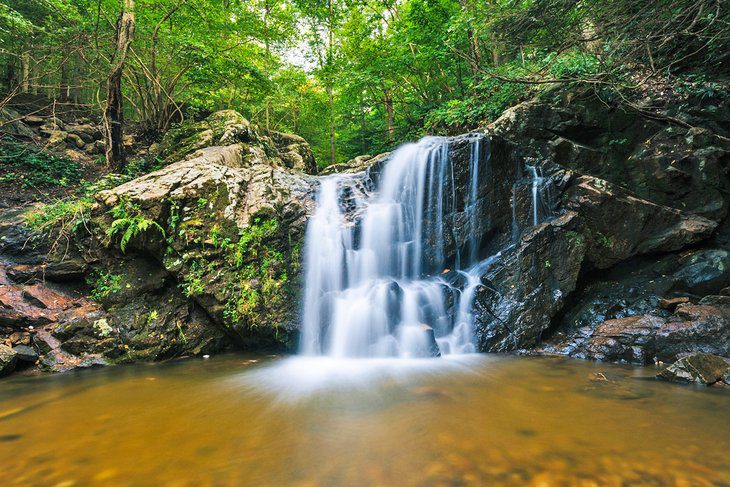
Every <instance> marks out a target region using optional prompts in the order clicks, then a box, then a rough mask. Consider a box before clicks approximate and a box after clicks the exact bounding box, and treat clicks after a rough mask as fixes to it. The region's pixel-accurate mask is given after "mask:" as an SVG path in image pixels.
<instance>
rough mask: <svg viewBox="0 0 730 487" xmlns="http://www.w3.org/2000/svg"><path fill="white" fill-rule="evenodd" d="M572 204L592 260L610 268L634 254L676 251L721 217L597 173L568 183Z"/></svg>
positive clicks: (703, 235) (706, 231)
mask: <svg viewBox="0 0 730 487" xmlns="http://www.w3.org/2000/svg"><path fill="white" fill-rule="evenodd" d="M565 195H566V197H567V198H568V201H567V204H566V205H565V206H566V207H567V208H569V209H571V210H573V211H576V212H578V213H579V214H580V215H581V217H582V219H583V221H584V225H585V228H584V230H583V232H582V233H584V234H586V236H587V242H588V252H587V257H588V261H589V263H590V264H592V265H593V266H595V267H597V268H599V269H605V268H608V267H611V266H613V265H615V264H617V263H619V262H621V261H623V260H626V259H628V258H630V257H633V256H634V255H642V254H648V253H653V252H671V251H674V250H679V249H681V248H683V247H685V246H686V245H688V244H691V243H694V242H697V241H700V240H702V239H704V238H707V237H709V236H710V235H711V234H712V231H713V230H714V229H715V227H716V226H717V223H716V222H714V221H712V220H708V219H706V218H703V217H700V216H696V215H693V214H690V213H685V212H682V211H679V210H675V209H673V208H670V207H667V206H662V205H657V204H655V203H652V202H650V201H647V200H642V199H640V198H637V197H636V196H634V195H632V194H630V193H628V192H626V191H624V190H622V189H620V188H619V187H616V186H614V185H611V184H609V183H607V182H606V181H603V180H599V179H596V178H592V177H587V176H582V177H579V178H577V179H576V180H575V182H574V183H573V184H572V185H571V186H570V187H569V188H568V190H567V191H566V193H565Z"/></svg>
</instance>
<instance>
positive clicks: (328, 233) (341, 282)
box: [302, 137, 491, 358]
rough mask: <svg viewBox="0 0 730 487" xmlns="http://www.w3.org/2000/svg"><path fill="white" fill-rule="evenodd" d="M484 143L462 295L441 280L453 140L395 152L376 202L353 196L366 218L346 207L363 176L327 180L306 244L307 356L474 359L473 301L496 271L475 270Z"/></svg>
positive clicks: (476, 147)
mask: <svg viewBox="0 0 730 487" xmlns="http://www.w3.org/2000/svg"><path fill="white" fill-rule="evenodd" d="M484 141H485V139H482V138H481V137H474V138H473V139H472V140H471V158H470V159H471V161H470V172H469V174H470V181H469V185H468V188H469V194H468V201H467V202H466V205H465V213H466V216H467V221H468V223H469V230H470V231H469V232H468V233H469V234H470V237H469V239H468V241H467V242H458V244H459V245H458V246H461V245H464V244H465V245H466V248H467V250H468V255H467V259H466V262H465V264H466V266H465V267H466V270H465V271H460V270H459V272H461V273H462V274H463V275H464V280H465V282H466V284H465V286H464V289H461V290H459V289H454V287H453V286H451V285H449V284H448V283H447V282H446V281H445V280H444V279H442V278H441V277H440V275H441V274H442V272H446V271H447V269H444V266H445V265H446V258H445V251H444V244H443V242H444V237H445V235H447V234H448V233H452V234H453V232H452V229H451V225H452V223H451V222H450V221H449V219H448V215H450V214H452V213H453V208H452V206H453V205H454V204H455V190H454V184H453V180H454V178H453V171H454V168H453V165H452V164H451V160H450V159H449V146H448V141H447V139H443V138H434V137H428V138H425V139H423V140H421V141H420V142H418V143H417V144H407V145H405V146H402V147H401V148H399V149H398V150H396V151H395V152H394V153H393V155H392V156H391V158H390V160H389V161H388V163H387V165H386V167H385V168H384V169H383V171H382V174H381V175H380V179H379V183H378V186H377V188H375V190H374V191H373V193H372V194H357V192H355V193H356V194H357V195H356V196H350V198H351V199H352V200H354V203H355V207H356V208H358V209H359V211H358V212H356V213H359V214H358V216H356V217H354V218H352V217H348V216H347V215H346V213H345V212H344V211H343V207H342V205H343V202H342V200H343V192H344V190H345V189H346V188H347V189H348V191H351V190H352V188H353V187H354V186H355V178H356V177H357V176H348V175H337V176H331V177H328V178H324V179H323V180H322V184H321V188H320V191H319V194H318V196H317V209H316V212H315V214H314V216H313V218H312V219H311V220H310V223H309V225H308V228H307V235H306V247H305V252H306V258H305V262H306V268H305V272H306V281H305V293H304V316H303V330H302V352H303V354H305V355H309V356H317V355H323V356H330V357H336V358H351V357H400V358H418V357H430V356H434V355H438V353H439V351H440V353H442V354H458V353H466V352H472V351H474V345H473V321H474V319H473V315H472V312H471V307H472V301H473V298H474V294H475V292H476V289H477V288H478V286H479V285H480V277H481V275H483V273H484V272H485V271H486V266H487V265H488V264H489V263H490V262H491V260H489V259H488V260H486V261H483V262H476V255H477V245H478V242H477V241H476V238H475V237H474V235H475V233H476V225H477V218H478V215H479V211H478V198H477V191H478V176H479V166H480V165H482V164H485V163H487V162H488V156H486V157H482V156H481V152H482V151H481V150H480V148H481V147H482V145H481V144H482V143H484ZM486 142H488V140H486ZM486 147H487V151H486V152H487V153H488V147H489V146H488V145H486ZM351 213H352V212H350V214H351ZM350 218H352V220H354V221H350ZM456 266H457V270H458V268H459V267H461V262H459V258H458V256H457V258H456ZM450 298H452V299H453V301H452V300H451V299H450ZM452 306H453V310H455V311H456V312H455V313H454V312H450V309H452ZM437 344H438V346H437ZM439 349H440V350H439Z"/></svg>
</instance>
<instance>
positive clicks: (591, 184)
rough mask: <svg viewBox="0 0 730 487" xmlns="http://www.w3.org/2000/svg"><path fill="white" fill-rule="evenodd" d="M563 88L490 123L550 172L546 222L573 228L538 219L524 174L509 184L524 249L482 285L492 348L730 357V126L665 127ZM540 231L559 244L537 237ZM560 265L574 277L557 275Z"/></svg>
mask: <svg viewBox="0 0 730 487" xmlns="http://www.w3.org/2000/svg"><path fill="white" fill-rule="evenodd" d="M556 93H558V95H556ZM559 93H560V92H559V91H551V92H548V94H547V95H546V96H543V97H540V98H537V99H535V100H531V101H529V102H525V103H523V104H521V105H518V106H516V107H514V108H512V109H510V110H508V111H506V112H505V114H504V115H503V116H502V117H501V118H500V119H498V120H497V121H496V122H494V123H493V124H491V125H490V126H489V127H488V131H489V132H490V133H491V134H493V138H496V137H497V136H498V137H500V138H504V139H507V140H510V141H512V142H514V143H515V144H516V146H518V147H519V149H520V152H521V153H522V155H523V156H524V159H523V162H521V163H520V165H524V164H530V165H532V166H534V167H535V168H537V169H538V170H539V171H540V172H541V174H542V176H543V180H544V181H545V183H546V186H547V187H548V188H549V190H548V191H547V192H548V193H551V194H552V199H551V200H550V202H549V203H552V204H548V206H549V210H550V212H549V214H548V215H547V219H548V221H551V225H552V224H553V223H552V222H555V223H558V222H566V224H561V225H558V228H550V229H549V228H548V227H547V225H546V224H545V223H541V224H540V225H537V226H536V227H535V226H533V225H532V224H531V223H534V222H529V220H526V219H525V217H524V215H525V211H524V208H525V207H528V208H529V206H530V204H531V202H530V201H529V197H526V194H525V192H524V190H522V191H521V190H520V185H519V180H518V181H517V185H516V186H515V189H516V190H515V191H514V194H513V195H512V197H511V198H510V197H509V195H505V194H504V192H503V191H502V192H501V193H502V195H503V197H505V198H506V199H507V200H508V201H510V202H511V205H512V208H513V215H515V217H514V227H515V228H516V231H515V232H514V233H513V241H514V242H516V244H515V245H513V246H511V247H507V248H505V249H504V250H503V251H502V252H501V254H500V255H499V257H498V258H497V259H495V261H494V262H493V263H492V265H491V266H490V268H489V269H488V270H487V271H486V272H485V274H484V276H483V279H482V280H483V284H484V285H483V287H482V288H480V289H479V290H478V291H477V293H476V298H475V313H476V321H477V322H476V330H477V340H478V343H479V347H480V349H482V350H489V351H509V350H518V349H528V350H537V351H538V352H545V353H562V354H568V355H572V356H576V357H584V358H594V359H601V360H615V361H631V362H637V363H650V362H652V361H653V360H662V361H671V360H675V359H676V358H677V357H678V356H680V355H681V354H685V353H688V352H693V351H707V352H712V353H720V354H727V351H726V346H725V344H726V343H727V342H728V336H727V333H728V329H727V312H726V310H727V307H726V306H725V305H724V300H723V299H722V296H720V294H721V291H720V290H721V289H722V288H723V287H724V286H728V282H727V280H728V279H730V277H728V276H729V274H728V273H727V270H726V269H727V266H728V264H729V262H727V255H728V254H727V250H728V249H727V248H726V246H727V243H728V242H730V239H728V238H727V235H728V234H729V233H728V229H730V225H729V224H728V222H727V218H726V215H727V208H728V201H727V197H726V195H724V194H723V192H722V187H724V186H727V182H728V161H730V150H729V149H730V148H729V147H728V145H727V144H726V143H725V142H723V140H724V139H723V138H722V137H716V136H715V135H714V133H713V132H712V131H711V130H718V131H720V132H722V126H721V125H717V124H715V125H717V126H716V127H715V126H713V127H714V128H712V127H711V130H708V129H706V128H705V129H686V128H682V127H676V126H675V127H671V126H670V127H667V126H666V125H664V124H660V123H657V122H655V121H652V120H648V119H645V118H642V117H641V116H640V115H638V114H637V113H635V112H626V111H622V110H619V109H615V110H611V109H609V110H606V106H605V105H604V104H602V103H601V102H599V100H597V99H595V98H594V97H590V96H586V97H582V98H581V99H580V100H577V101H576V99H572V100H571V98H570V97H568V98H567V99H560V97H559ZM701 122H702V120H699V119H693V123H697V124H698V125H700V124H701ZM492 162H494V161H492ZM512 180H513V181H514V178H512ZM480 184H482V182H480ZM490 201H493V200H490ZM496 208H497V205H490V206H489V210H490V211H492V210H493V209H496ZM500 211H503V210H500ZM568 215H570V217H569V218H568V219H567V221H566V217H567V216H568ZM484 218H485V219H487V218H492V217H491V215H488V216H485V217H484ZM551 219H555V220H551ZM560 229H562V230H560ZM540 233H544V234H545V235H548V234H550V237H549V238H548V239H547V241H548V242H550V244H549V246H550V247H556V248H555V249H552V248H546V247H544V246H539V245H537V246H536V245H529V243H530V241H531V240H532V239H534V238H535V236H536V235H539V234H540ZM489 235H490V238H491V239H497V240H501V239H502V237H499V234H496V235H495V234H494V233H492V234H489ZM566 242H572V244H571V245H566ZM702 245H705V247H704V248H703V247H702ZM502 248H504V246H502ZM686 248H691V249H692V250H684V249H686ZM556 267H557V268H558V270H559V271H560V274H561V276H564V277H566V280H565V281H562V282H558V281H557V280H556V279H555V277H554V276H553V273H554V272H555V268H556ZM700 301H701V302H700ZM662 303H664V304H662ZM546 339H547V340H548V342H547V343H542V344H541V342H543V341H544V340H546ZM536 347H537V348H536Z"/></svg>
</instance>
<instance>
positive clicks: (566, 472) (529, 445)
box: [0, 355, 730, 486]
mask: <svg viewBox="0 0 730 487" xmlns="http://www.w3.org/2000/svg"><path fill="white" fill-rule="evenodd" d="M655 373H656V371H655V369H652V368H632V367H624V366H615V365H607V364H596V363H591V362H583V361H576V360H567V359H555V358H520V357H509V356H489V355H487V356H485V355H472V356H464V357H460V358H456V359H430V360H421V361H417V360H414V361H397V360H393V361H387V360H385V361H377V360H364V361H339V362H334V361H332V360H326V359H302V358H296V357H294V358H263V357H250V356H242V355H227V356H219V357H213V358H211V359H209V360H201V359H188V360H181V361H177V362H171V363H166V364H157V365H136V366H127V367H116V368H108V369H97V370H87V371H82V372H79V373H71V374H65V375H57V376H42V377H22V376H15V377H11V378H8V379H4V380H2V381H0V458H2V467H0V480H1V481H2V485H63V486H71V485H79V486H82V485H83V486H85V485H211V486H213V485H240V486H244V485H246V486H253V485H276V486H285V485H301V486H315V485H317V486H319V485H322V486H339V485H342V486H356V485H368V486H370V485H373V486H374V485H397V486H408V485H419V486H420V485H480V486H481V485H515V486H522V485H535V486H538V485H540V486H549V485H580V486H614V485H615V486H621V485H657V486H666V485H677V486H685V485H687V486H691V485H720V486H722V485H730V454H729V453H728V452H730V393H729V392H728V391H727V390H720V389H712V388H710V389H702V388H699V387H694V386H680V385H674V384H668V383H664V382H659V381H656V380H654V379H653V375H654V374H655ZM604 379H605V380H604Z"/></svg>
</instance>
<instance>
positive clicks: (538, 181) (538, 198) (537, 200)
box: [526, 166, 545, 225]
mask: <svg viewBox="0 0 730 487" xmlns="http://www.w3.org/2000/svg"><path fill="white" fill-rule="evenodd" d="M526 167H527V170H528V171H529V172H530V175H531V177H532V224H533V225H537V224H538V223H540V213H541V207H542V206H543V201H542V194H541V191H542V188H543V185H544V182H545V178H543V177H542V175H541V174H540V171H539V169H538V167H537V166H526Z"/></svg>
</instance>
